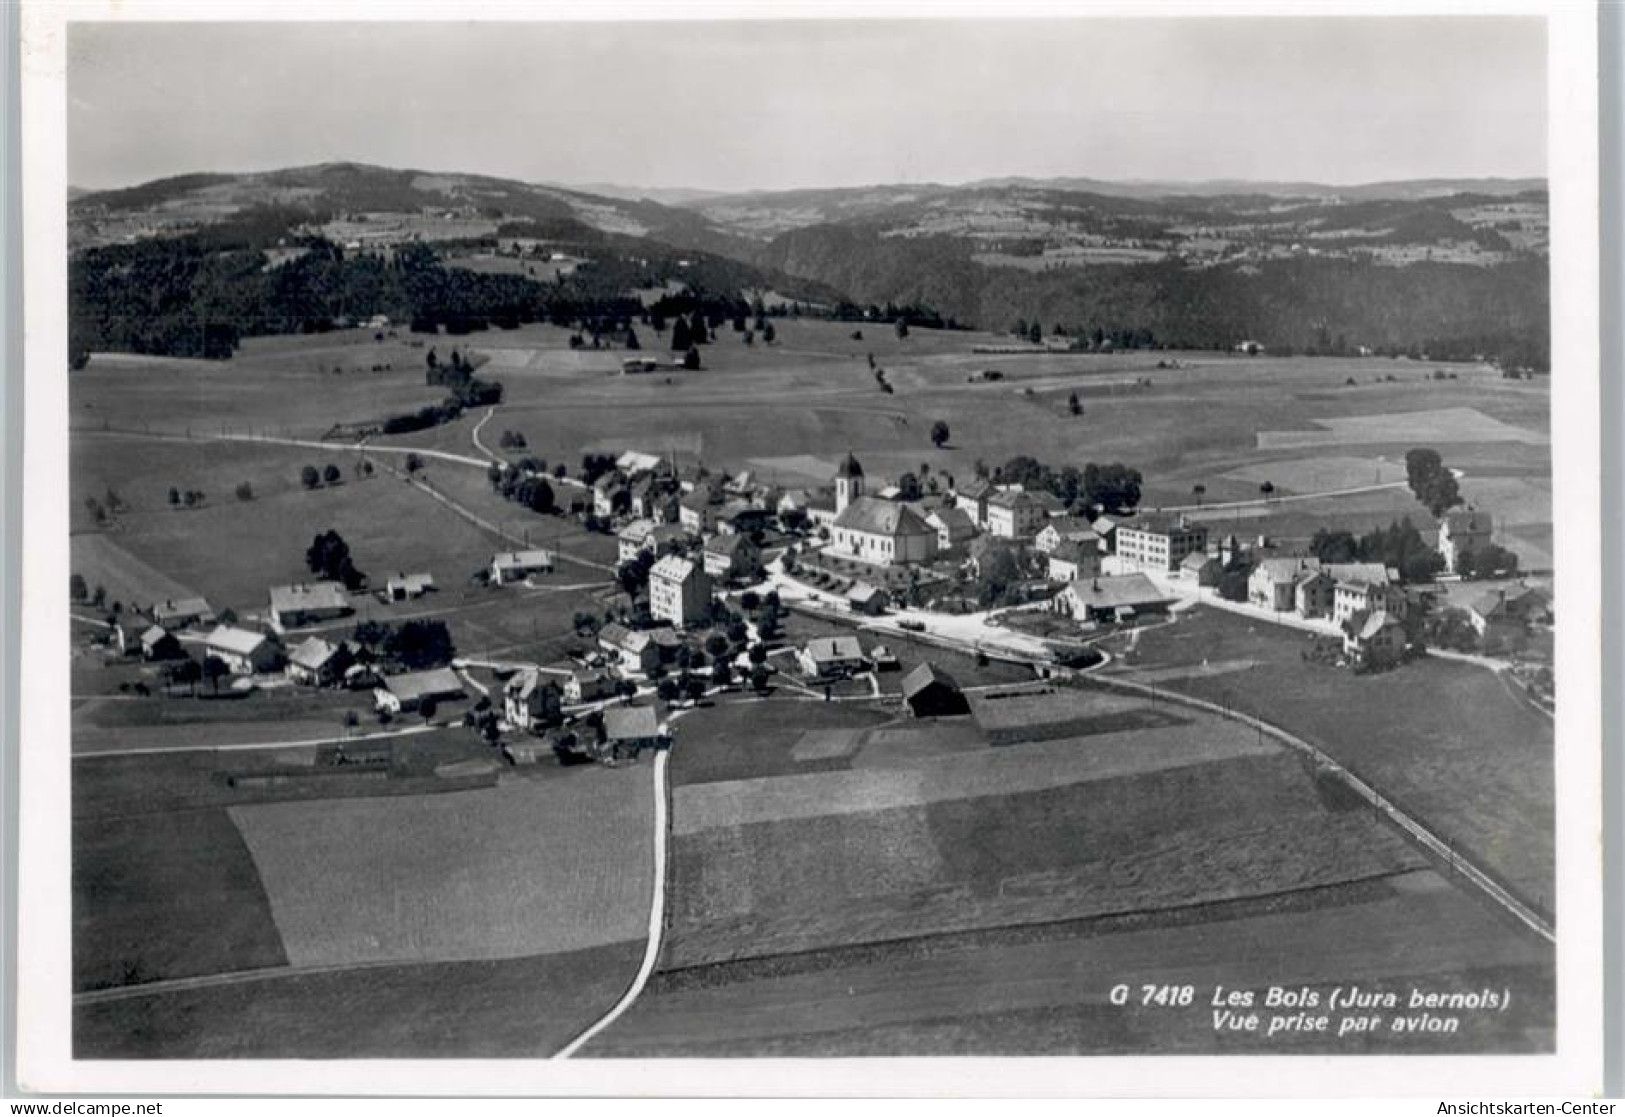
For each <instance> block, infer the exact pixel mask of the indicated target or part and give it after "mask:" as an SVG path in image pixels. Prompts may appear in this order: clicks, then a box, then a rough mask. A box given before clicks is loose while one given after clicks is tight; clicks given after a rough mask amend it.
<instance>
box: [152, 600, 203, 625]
mask: <svg viewBox="0 0 1625 1117" xmlns="http://www.w3.org/2000/svg"><path fill="white" fill-rule="evenodd" d="M147 612H148V613H149V614H150V615H151V617H152V619H153V620H154V621H155V622H156V623H158V624H161V625H163V626H164V627H165V628H167V629H170V630H174V629H177V628H186V627H187V626H188V625H194V624H213V623H214V609H212V608H211V607H210V606H209V603H208V602H207V601H205V600H204V599H203V598H201V597H182V598H178V599H173V600H169V601H160V602H158V603H157V604H155V605H154V606H153V607H152V608H151V609H149V610H148V611H147Z"/></svg>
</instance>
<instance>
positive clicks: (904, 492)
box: [897, 472, 920, 500]
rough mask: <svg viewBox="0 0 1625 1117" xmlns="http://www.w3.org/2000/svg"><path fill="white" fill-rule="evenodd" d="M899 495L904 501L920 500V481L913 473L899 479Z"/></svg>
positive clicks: (905, 474)
mask: <svg viewBox="0 0 1625 1117" xmlns="http://www.w3.org/2000/svg"><path fill="white" fill-rule="evenodd" d="M897 494H898V495H899V496H900V497H902V498H903V499H904V500H919V499H920V479H919V478H918V477H916V476H914V474H912V473H906V472H905V473H904V474H903V475H902V476H901V477H899V478H897Z"/></svg>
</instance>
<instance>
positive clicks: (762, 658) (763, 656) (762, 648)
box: [745, 644, 767, 667]
mask: <svg viewBox="0 0 1625 1117" xmlns="http://www.w3.org/2000/svg"><path fill="white" fill-rule="evenodd" d="M745 657H746V658H747V659H749V660H750V662H751V665H752V666H754V667H760V666H761V665H762V664H764V663H766V662H767V645H766V644H752V645H751V646H750V650H749V651H747V652H746V653H745Z"/></svg>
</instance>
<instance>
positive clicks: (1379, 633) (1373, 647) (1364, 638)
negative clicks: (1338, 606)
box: [1343, 609, 1405, 667]
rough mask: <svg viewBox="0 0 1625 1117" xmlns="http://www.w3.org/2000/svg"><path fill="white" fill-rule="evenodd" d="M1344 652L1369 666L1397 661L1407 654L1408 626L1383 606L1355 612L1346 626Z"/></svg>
mask: <svg viewBox="0 0 1625 1117" xmlns="http://www.w3.org/2000/svg"><path fill="white" fill-rule="evenodd" d="M1343 654H1344V655H1347V656H1349V657H1351V658H1353V659H1355V660H1356V661H1357V662H1359V663H1363V664H1365V665H1366V666H1368V667H1380V666H1385V665H1387V664H1390V663H1397V662H1399V660H1400V659H1401V658H1402V657H1403V656H1404V654H1405V626H1404V625H1403V624H1401V623H1400V620H1399V618H1398V617H1396V616H1394V615H1393V614H1392V613H1389V612H1386V611H1384V610H1381V609H1378V610H1376V611H1375V612H1366V611H1361V612H1358V613H1355V614H1354V615H1353V616H1351V617H1350V618H1349V619H1348V621H1347V623H1346V624H1345V625H1344V627H1343Z"/></svg>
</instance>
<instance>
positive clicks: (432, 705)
mask: <svg viewBox="0 0 1625 1117" xmlns="http://www.w3.org/2000/svg"><path fill="white" fill-rule="evenodd" d="M453 352H455V350H453ZM439 711H440V705H439V703H437V702H436V701H435V700H434V699H433V698H425V699H423V700H422V701H420V702H419V703H418V716H419V717H421V718H422V719H423V720H424V721H425V722H430V721H433V720H434V716H435V714H436V713H438V712H439Z"/></svg>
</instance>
